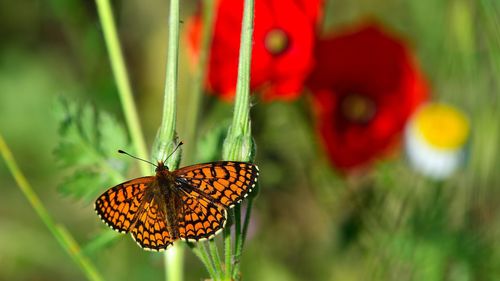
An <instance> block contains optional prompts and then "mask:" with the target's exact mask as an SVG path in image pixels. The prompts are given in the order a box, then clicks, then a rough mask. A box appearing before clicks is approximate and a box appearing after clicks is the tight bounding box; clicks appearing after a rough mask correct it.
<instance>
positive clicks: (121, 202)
mask: <svg viewBox="0 0 500 281" xmlns="http://www.w3.org/2000/svg"><path fill="white" fill-rule="evenodd" d="M154 181H155V177H153V176H150V177H142V178H136V179H133V180H130V181H126V182H124V183H122V184H119V185H117V186H114V187H112V188H110V189H108V190H107V191H106V192H104V193H103V194H102V195H101V196H99V198H97V200H96V202H95V210H96V212H97V214H98V215H99V217H101V219H102V220H103V221H104V222H105V223H106V224H107V225H108V226H109V227H111V228H112V229H114V230H116V231H119V232H123V233H125V232H128V231H129V229H130V227H131V226H132V225H133V222H134V220H135V215H136V213H137V212H138V211H139V209H140V205H141V200H142V198H143V196H144V193H145V192H144V191H145V190H146V188H147V187H148V186H149V185H150V184H152V183H153V182H154Z"/></svg>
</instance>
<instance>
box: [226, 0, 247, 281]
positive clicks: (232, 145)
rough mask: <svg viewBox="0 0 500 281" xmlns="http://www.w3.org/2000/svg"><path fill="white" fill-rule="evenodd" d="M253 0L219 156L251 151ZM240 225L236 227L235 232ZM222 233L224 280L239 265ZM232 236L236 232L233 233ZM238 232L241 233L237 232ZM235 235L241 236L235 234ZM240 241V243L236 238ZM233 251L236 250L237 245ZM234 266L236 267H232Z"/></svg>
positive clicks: (235, 157)
mask: <svg viewBox="0 0 500 281" xmlns="http://www.w3.org/2000/svg"><path fill="white" fill-rule="evenodd" d="M253 14H254V1H253V0H245V3H244V8H243V21H242V27H241V41H240V53H239V62H238V80H237V83H236V98H235V106H234V115H233V121H232V124H231V127H230V128H229V132H228V134H227V137H226V139H225V141H224V148H223V157H224V159H228V160H236V161H249V160H250V158H251V154H252V137H251V129H250V118H249V115H250V62H251V58H252V33H253ZM240 220H241V217H240V216H238V215H235V216H234V218H233V221H234V223H235V226H239V227H241V222H240ZM239 231H241V229H238V230H236V232H237V233H238V232H239ZM223 234H224V238H223V239H224V253H225V268H224V270H225V280H231V276H238V275H239V267H236V268H233V264H232V263H231V254H232V253H233V249H232V246H233V245H235V244H236V243H231V237H232V236H231V231H230V229H228V228H226V229H225V230H224V232H223ZM234 236H235V237H236V236H237V234H236V233H235V235H234ZM238 236H241V235H238ZM238 239H241V237H240V238H238ZM240 244H242V243H241V242H240ZM235 246H237V245H235ZM235 252H240V253H241V249H239V250H238V249H237V250H236V251H235ZM235 269H238V271H236V270H235Z"/></svg>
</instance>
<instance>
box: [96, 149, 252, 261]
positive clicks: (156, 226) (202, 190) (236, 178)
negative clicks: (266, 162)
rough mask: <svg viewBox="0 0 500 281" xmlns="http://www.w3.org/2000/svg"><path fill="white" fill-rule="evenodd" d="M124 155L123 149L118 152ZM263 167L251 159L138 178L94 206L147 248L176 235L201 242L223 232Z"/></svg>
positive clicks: (161, 246) (159, 170) (161, 168)
mask: <svg viewBox="0 0 500 281" xmlns="http://www.w3.org/2000/svg"><path fill="white" fill-rule="evenodd" d="M119 152H121V153H124V152H123V151H119ZM258 175H259V169H258V167H257V166H256V165H254V164H251V163H247V162H235V161H219V162H211V163H206V164H197V165H192V166H187V167H184V168H180V169H178V170H175V171H169V170H168V167H167V166H165V164H164V163H163V162H162V161H159V162H158V165H157V166H156V175H155V176H148V177H141V178H136V179H133V180H130V181H126V182H124V183H121V184H119V185H117V186H115V187H112V188H110V189H108V190H107V191H106V192H104V193H103V194H102V195H101V196H99V198H97V200H96V202H95V210H96V212H97V214H98V215H99V216H100V217H101V219H102V220H103V221H104V222H105V223H106V224H107V225H108V226H110V227H111V228H112V229H114V230H116V231H119V232H122V233H128V232H130V233H131V234H132V237H133V238H134V240H135V241H136V242H137V244H138V245H139V246H141V247H142V248H144V249H145V250H155V251H163V250H165V249H166V248H167V247H168V246H170V245H172V244H173V242H174V241H176V240H177V239H183V240H186V241H192V242H195V241H200V240H204V239H210V238H212V237H214V236H215V235H216V234H217V233H219V232H220V231H221V230H222V228H223V227H224V225H225V223H226V217H227V209H229V208H232V207H233V206H234V205H235V204H236V203H239V202H241V200H242V199H243V198H245V197H247V196H248V194H249V193H250V192H251V191H252V188H253V187H254V186H255V183H256V182H257V177H258Z"/></svg>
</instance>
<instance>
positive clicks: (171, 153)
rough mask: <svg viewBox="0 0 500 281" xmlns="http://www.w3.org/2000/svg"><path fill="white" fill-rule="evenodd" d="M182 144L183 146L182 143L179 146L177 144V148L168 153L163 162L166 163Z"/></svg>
mask: <svg viewBox="0 0 500 281" xmlns="http://www.w3.org/2000/svg"><path fill="white" fill-rule="evenodd" d="M183 144H184V142H182V141H180V142H179V144H177V146H176V147H175V148H174V151H172V152H170V154H169V155H168V156H167V158H166V159H165V161H167V160H168V158H170V156H172V155H173V154H174V153H175V152H176V151H177V149H178V148H179V146H181V145H183ZM165 161H163V162H165Z"/></svg>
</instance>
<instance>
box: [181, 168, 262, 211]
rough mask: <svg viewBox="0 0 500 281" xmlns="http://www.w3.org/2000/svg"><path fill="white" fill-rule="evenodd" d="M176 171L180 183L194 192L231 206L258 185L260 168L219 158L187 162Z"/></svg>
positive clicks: (219, 203) (222, 204)
mask: <svg viewBox="0 0 500 281" xmlns="http://www.w3.org/2000/svg"><path fill="white" fill-rule="evenodd" d="M173 173H174V175H175V176H176V181H177V183H178V184H180V185H181V186H182V187H183V189H184V190H186V191H188V192H190V193H191V194H192V195H193V196H198V195H201V196H202V197H205V198H206V199H208V200H209V201H211V202H213V203H215V204H218V205H220V206H223V207H226V208H231V207H233V206H234V205H235V204H236V203H238V202H240V201H241V200H242V199H243V198H245V197H246V196H247V195H248V194H249V193H250V192H251V191H252V189H253V188H254V187H255V184H256V182H257V178H258V176H259V169H258V168H257V166H256V165H254V164H252V163H248V162H236V161H218V162H211V163H205V164H197V165H193V166H187V167H184V168H181V169H178V170H175V171H174V172H173Z"/></svg>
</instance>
